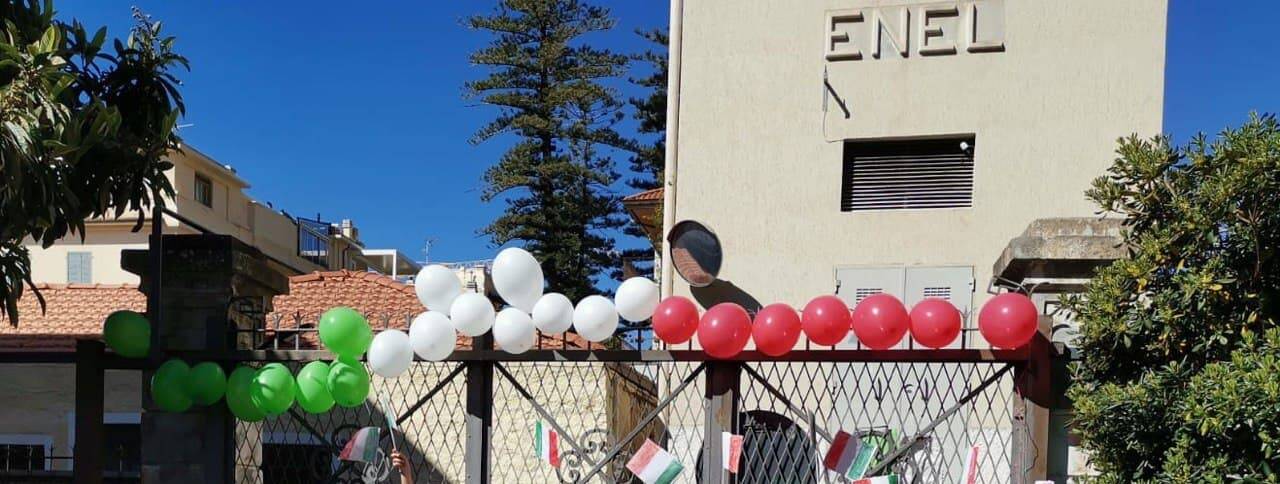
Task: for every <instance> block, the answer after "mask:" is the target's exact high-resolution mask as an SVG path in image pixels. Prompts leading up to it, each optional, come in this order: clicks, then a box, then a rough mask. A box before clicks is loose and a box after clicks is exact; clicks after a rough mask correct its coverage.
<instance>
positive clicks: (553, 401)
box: [235, 361, 1034, 484]
mask: <svg viewBox="0 0 1280 484" xmlns="http://www.w3.org/2000/svg"><path fill="white" fill-rule="evenodd" d="M288 364H289V365H292V368H291V369H293V370H295V371H296V370H297V369H298V368H299V367H300V363H299V362H290V363H288ZM469 364H474V363H466V362H441V363H427V362H417V363H415V364H414V365H413V366H411V368H410V370H409V371H408V372H406V373H405V374H404V375H401V376H400V377H399V378H396V379H383V378H380V377H377V376H373V377H372V378H373V382H372V390H371V393H370V398H369V401H368V402H367V404H366V405H362V406H360V407H356V408H349V409H348V408H335V409H334V410H333V411H331V412H328V413H325V414H321V415H307V414H303V413H301V411H300V410H298V409H296V408H295V409H294V410H292V411H290V412H289V413H287V414H285V415H281V416H277V417H272V418H268V419H267V420H264V421H263V422H259V423H243V422H240V423H237V424H236V425H237V429H236V430H237V432H236V449H237V452H236V462H235V466H236V472H235V476H236V481H237V482H240V483H255V484H256V483H295V482H296V483H303V482H305V483H313V482H395V481H394V480H391V479H393V478H394V477H395V476H394V472H393V470H392V469H390V468H389V467H388V466H387V465H386V462H385V460H384V461H382V462H380V463H378V464H375V465H366V464H353V463H348V462H341V461H339V460H337V454H338V452H339V451H340V449H341V448H342V446H343V445H344V444H345V442H346V440H347V439H348V438H349V437H350V435H351V434H352V433H353V432H354V431H355V430H357V429H359V428H361V427H365V426H375V427H383V428H385V427H386V419H387V418H388V416H390V418H392V419H394V420H395V421H396V422H397V424H398V426H399V429H400V431H399V432H397V433H396V435H395V437H394V439H395V442H394V445H395V447H396V448H398V449H399V450H400V451H401V452H402V453H404V454H405V455H407V456H408V457H409V459H410V462H411V463H412V465H413V468H414V471H415V475H416V476H417V481H418V482H430V483H460V482H465V480H466V469H467V462H466V459H467V451H466V449H467V445H468V443H467V440H468V439H467V425H466V420H467V392H468V388H467V382H468V380H467V371H466V367H467V365H469ZM487 364H489V365H492V366H490V367H489V368H492V370H493V377H492V380H491V381H492V387H491V389H490V390H489V395H490V396H491V398H490V399H488V400H487V401H488V404H489V405H490V407H489V412H490V413H491V418H492V420H491V423H490V429H491V433H490V440H489V447H488V452H489V456H488V459H489V468H490V476H491V481H492V482H502V483H507V482H531V483H545V482H561V483H570V482H612V483H630V482H638V481H636V480H635V479H634V476H633V475H632V474H631V473H630V471H628V470H627V469H626V466H625V465H626V462H627V461H628V460H629V459H630V458H631V457H632V455H633V453H634V452H635V451H636V450H637V449H638V448H639V447H640V445H641V444H643V443H644V441H645V440H646V439H650V440H653V441H654V442H656V443H657V444H659V445H660V446H662V447H663V448H664V449H666V450H667V451H668V452H670V453H671V454H672V455H673V456H674V458H675V460H676V461H678V462H680V463H681V464H682V465H683V466H684V468H685V469H684V471H683V472H681V474H680V476H679V478H678V480H677V482H682V483H695V482H702V475H703V468H704V466H706V465H708V464H707V463H706V461H705V456H704V454H705V453H706V451H705V449H706V445H705V444H706V443H707V439H708V437H713V438H716V439H719V438H720V436H719V435H710V436H709V435H708V433H709V432H708V430H707V427H708V416H707V408H708V405H709V404H708V403H707V402H708V400H707V399H706V398H705V397H704V390H705V387H706V379H707V374H706V373H707V370H706V366H705V365H704V364H703V363H701V362H697V361H658V362H655V361H645V362H640V361H636V362H600V361H508V362H490V363H487ZM738 368H740V370H739V371H740V374H739V376H738V378H739V379H738V381H739V384H738V388H737V390H738V391H737V395H736V398H737V408H738V411H737V412H736V416H735V417H734V418H733V422H732V424H731V425H732V428H734V429H737V430H736V433H738V434H741V435H743V437H744V439H743V441H744V445H743V450H742V458H741V461H740V468H739V472H738V473H737V474H736V481H735V482H739V483H814V484H817V483H845V482H849V480H847V479H845V478H843V477H841V476H838V475H837V474H836V473H834V472H829V471H826V470H824V468H823V466H822V461H823V457H824V455H825V454H826V452H827V451H828V449H829V448H830V446H831V441H832V438H833V437H834V435H835V434H836V433H837V432H838V431H841V430H843V431H845V432H848V433H850V434H853V435H863V436H865V435H875V436H880V437H882V439H883V440H882V441H883V442H886V445H884V448H883V449H882V450H881V454H880V455H879V456H878V459H877V461H878V462H877V463H878V464H880V466H879V467H881V468H882V472H886V473H887V472H893V473H896V474H898V475H899V476H900V477H901V479H902V480H901V481H900V482H906V483H935V482H959V480H960V475H961V473H962V470H963V469H964V458H965V455H967V453H968V452H969V451H970V449H972V448H973V447H974V446H979V448H980V453H979V459H978V465H977V479H976V482H978V483H984V484H986V483H1020V482H1021V481H1020V480H1019V479H1020V478H1019V476H1020V475H1021V474H1022V472H1021V471H1022V470H1024V469H1025V468H1026V467H1027V466H1028V465H1029V464H1030V462H1031V460H1032V459H1033V458H1034V456H1033V455H1029V453H1028V452H1027V441H1026V440H1025V439H1026V427H1025V422H1024V421H1023V419H1022V411H1023V405H1024V404H1023V401H1022V400H1021V397H1020V396H1019V395H1018V393H1017V392H1016V391H1015V388H1014V381H1013V376H1014V372H1013V371H1011V370H1012V369H1013V364H1011V363H1002V362H965V363H958V362H947V363H940V362H930V363H923V362H856V363H837V362H783V361H779V362H744V363H742V364H741V365H739V366H738ZM380 402H382V403H380ZM538 421H542V422H544V424H545V425H548V426H551V427H553V428H556V429H557V431H558V432H559V433H560V449H561V450H560V460H561V464H560V466H559V467H552V466H551V465H550V464H549V463H547V462H545V461H543V460H540V458H539V456H538V455H537V452H536V451H535V446H534V429H535V424H536V422H538ZM382 439H383V442H382V444H383V445H382V447H381V451H382V452H383V453H389V452H390V451H391V449H392V444H393V443H392V442H391V439H392V437H390V436H388V435H386V433H385V432H384V433H383V436H382ZM713 465H717V466H718V465H720V464H719V461H718V460H716V461H713ZM366 479H370V480H366Z"/></svg>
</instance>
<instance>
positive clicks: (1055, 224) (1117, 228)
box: [992, 217, 1127, 285]
mask: <svg viewBox="0 0 1280 484" xmlns="http://www.w3.org/2000/svg"><path fill="white" fill-rule="evenodd" d="M1122 244H1123V238H1122V237H1121V225H1120V220H1119V219H1099V218H1086V217H1079V218H1046V219H1038V220H1035V221H1034V222H1031V224H1030V225H1028V226H1027V229H1026V230H1025V231H1023V232H1022V235H1019V236H1018V237H1015V238H1014V239H1013V240H1011V241H1009V245H1008V246H1006V247H1005V248H1004V251H1003V252H1002V253H1001V254H1000V258H999V259H998V260H996V263H995V266H994V267H993V268H992V274H994V275H995V276H996V277H997V278H998V279H1002V280H1004V281H1012V282H1015V283H1023V282H1049V283H1052V282H1053V281H1060V282H1064V283H1067V284H1069V285H1078V284H1080V283H1081V281H1084V280H1087V279H1088V278H1090V277H1092V276H1093V272H1094V271H1095V270H1096V269H1097V268H1098V267H1101V266H1103V265H1106V264H1109V263H1111V261H1114V260H1116V259H1120V258H1123V257H1125V256H1126V255H1127V253H1126V250H1125V248H1124V246H1123V245H1122Z"/></svg>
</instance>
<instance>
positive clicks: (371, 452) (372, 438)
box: [338, 427, 379, 463]
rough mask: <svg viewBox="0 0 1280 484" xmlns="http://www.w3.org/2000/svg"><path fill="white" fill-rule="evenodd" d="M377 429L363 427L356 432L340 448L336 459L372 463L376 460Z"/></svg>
mask: <svg viewBox="0 0 1280 484" xmlns="http://www.w3.org/2000/svg"><path fill="white" fill-rule="evenodd" d="M378 436H379V432H378V428H377V427H364V428H362V429H360V430H357V431H356V433H355V434H353V435H352V436H351V440H348V441H347V445H345V446H343V447H342V453H341V454H338V458H339V459H342V460H349V461H356V462H365V463H373V461H374V460H375V459H377V458H378Z"/></svg>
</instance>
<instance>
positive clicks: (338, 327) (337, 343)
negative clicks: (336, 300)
mask: <svg viewBox="0 0 1280 484" xmlns="http://www.w3.org/2000/svg"><path fill="white" fill-rule="evenodd" d="M320 342H321V343H323V344H324V346H325V347H326V348H329V351H332V352H334V353H337V354H338V355H339V356H347V357H352V358H355V357H359V356H360V355H362V354H364V352H365V351H368V350H369V343H372V342H373V331H372V330H370V329H369V322H368V321H365V319H364V316H361V315H360V313H358V312H356V310H354V309H351V308H348V307H336V308H333V309H330V310H328V311H325V312H324V314H322V315H320Z"/></svg>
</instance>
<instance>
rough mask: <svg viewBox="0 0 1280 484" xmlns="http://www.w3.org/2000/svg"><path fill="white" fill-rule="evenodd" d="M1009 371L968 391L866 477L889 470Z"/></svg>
mask: <svg viewBox="0 0 1280 484" xmlns="http://www.w3.org/2000/svg"><path fill="white" fill-rule="evenodd" d="M1011 369H1013V365H1005V366H1004V368H1001V369H1000V370H999V371H997V372H996V373H995V374H994V375H991V376H990V377H989V378H987V379H986V380H984V381H983V382H982V384H980V385H978V386H977V388H974V389H973V390H970V391H969V392H968V393H967V394H965V396H964V397H961V398H960V400H959V401H957V402H956V403H954V404H952V405H951V407H950V408H948V409H947V410H946V411H944V412H942V414H940V415H938V416H937V417H935V418H934V419H933V421H932V422H929V424H928V425H925V426H924V428H922V429H920V430H919V431H918V432H916V434H915V435H914V436H912V437H911V438H910V439H907V440H905V441H903V442H902V443H900V444H898V447H897V448H896V449H894V450H893V451H892V452H889V453H888V454H887V455H886V456H885V457H884V458H883V459H881V460H880V463H879V464H876V465H875V466H872V468H871V469H870V470H868V471H867V475H869V476H874V475H877V474H880V473H881V472H884V470H885V469H887V468H889V466H890V465H892V464H893V462H894V461H896V460H898V458H899V457H902V455H903V454H905V453H906V452H907V451H908V450H910V449H911V447H912V446H913V445H914V444H915V442H917V441H919V440H920V438H921V437H923V436H925V435H928V434H929V432H933V429H935V428H937V427H938V425H941V424H942V422H944V421H946V420H947V419H948V418H950V417H951V416H952V415H955V413H956V411H958V410H960V408H961V407H963V406H965V404H967V403H969V402H970V401H971V400H973V399H974V398H975V397H977V396H978V395H979V394H981V393H982V392H983V391H984V390H986V389H987V387H989V386H991V384H992V383H995V382H996V381H998V380H1000V377H1002V376H1004V374H1005V373H1008V372H1009V370H1011Z"/></svg>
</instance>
